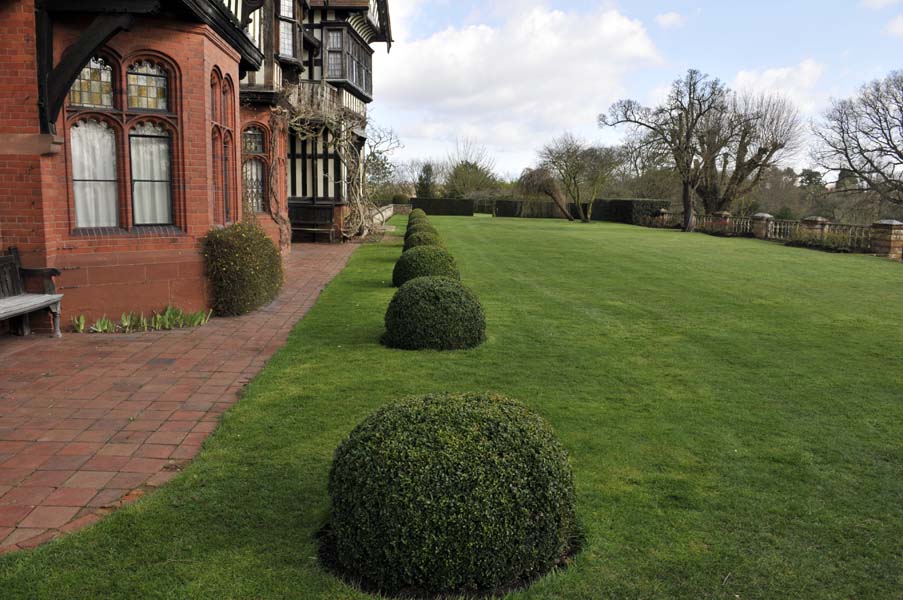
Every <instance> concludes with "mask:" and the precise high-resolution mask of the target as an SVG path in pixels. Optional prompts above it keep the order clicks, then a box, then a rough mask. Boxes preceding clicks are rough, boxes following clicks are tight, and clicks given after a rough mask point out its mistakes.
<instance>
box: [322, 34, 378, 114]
mask: <svg viewBox="0 0 903 600" xmlns="http://www.w3.org/2000/svg"><path fill="white" fill-rule="evenodd" d="M323 31H324V38H325V39H324V40H323V46H324V52H325V55H326V56H325V59H324V63H323V78H324V79H326V80H328V81H343V82H347V83H348V85H350V86H351V87H353V88H355V89H357V90H358V91H360V92H361V93H363V94H364V95H366V96H367V97H372V96H373V49H372V48H371V47H370V45H369V44H367V42H365V41H364V40H363V39H361V38H360V37H359V36H358V35H357V33H356V32H355V31H354V30H353V29H352V28H350V27H348V26H347V25H345V24H327V25H324V27H323ZM332 33H340V35H341V40H342V44H341V47H339V48H335V47H333V46H332V44H331V41H332V40H331V34H332ZM335 54H338V55H339V56H341V60H340V64H341V73H340V75H339V76H336V75H335V73H334V72H333V71H332V60H331V59H332V56H333V55H335Z"/></svg>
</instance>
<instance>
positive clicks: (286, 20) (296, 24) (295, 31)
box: [274, 0, 301, 61]
mask: <svg viewBox="0 0 903 600" xmlns="http://www.w3.org/2000/svg"><path fill="white" fill-rule="evenodd" d="M285 2H288V3H290V4H291V6H292V14H291V15H285V14H283V12H282V5H283V3H285ZM275 4H276V27H275V31H274V35H275V36H276V56H277V57H278V58H280V59H288V60H291V61H298V60H299V56H298V55H299V52H298V49H299V40H298V38H299V37H300V36H299V34H300V27H301V20H300V19H299V14H298V13H299V11H298V8H299V7H298V3H297V2H296V1H295V0H278V1H277V2H276V3H275ZM283 24H285V25H286V26H288V27H290V28H291V34H292V53H291V54H285V53H284V52H283V51H282V50H283V48H282V26H283Z"/></svg>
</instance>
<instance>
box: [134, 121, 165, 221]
mask: <svg viewBox="0 0 903 600" xmlns="http://www.w3.org/2000/svg"><path fill="white" fill-rule="evenodd" d="M144 123H151V124H153V125H155V126H158V127H159V128H160V129H162V130H163V131H164V132H166V135H165V136H162V135H142V134H137V135H136V134H134V133H133V132H134V131H135V130H136V129H137V128H138V127H139V126H140V125H142V124H144ZM127 135H128V139H129V171H130V177H129V188H130V191H131V205H132V206H131V208H132V226H133V227H135V228H141V227H168V226H173V225H175V217H176V211H175V202H174V198H173V196H174V179H175V178H174V177H173V174H174V172H175V170H174V168H173V163H174V160H173V158H174V155H173V132H172V131H170V130H169V128H167V127H166V125H165V124H164V123H162V122H160V121H156V120H154V119H137V120H135V121H134V122H133V123H132V124H131V125H130V127H129V131H128V134H127ZM132 138H143V139H157V140H162V139H165V140H166V156H167V159H168V160H169V165H168V167H169V168H168V169H167V170H168V171H169V179H166V180H163V179H140V180H139V179H135V175H134V168H133V165H134V160H135V155H134V152H133V146H132ZM136 183H166V184H167V189H168V191H169V221H168V222H160V223H138V220H137V218H136V216H135V215H136V214H137V211H136V210H135V184H136Z"/></svg>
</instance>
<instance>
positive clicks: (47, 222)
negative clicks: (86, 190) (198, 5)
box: [0, 0, 242, 319]
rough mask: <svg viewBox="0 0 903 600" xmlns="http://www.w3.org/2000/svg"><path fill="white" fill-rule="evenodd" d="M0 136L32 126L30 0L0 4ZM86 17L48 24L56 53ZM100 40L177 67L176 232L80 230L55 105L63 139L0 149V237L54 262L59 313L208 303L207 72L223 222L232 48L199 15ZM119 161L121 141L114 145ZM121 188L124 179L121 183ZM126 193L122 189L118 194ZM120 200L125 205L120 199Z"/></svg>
mask: <svg viewBox="0 0 903 600" xmlns="http://www.w3.org/2000/svg"><path fill="white" fill-rule="evenodd" d="M0 19H2V21H0V22H3V23H4V26H3V28H0V143H2V142H3V138H4V136H10V135H16V134H21V133H39V121H38V111H37V79H36V66H35V39H34V38H35V33H34V31H35V30H34V12H33V0H19V1H14V2H6V3H3V6H2V7H0ZM87 23H88V20H87V19H86V18H82V19H78V18H75V19H73V20H71V21H68V22H65V23H61V22H59V21H58V22H56V23H55V26H54V50H55V53H56V60H57V61H58V60H59V57H60V55H61V53H62V52H63V51H64V50H65V49H66V48H67V47H68V46H69V45H71V44H72V43H73V42H74V41H75V40H76V39H77V38H78V36H79V34H80V33H81V32H82V31H83V30H84V28H85V27H86V25H87ZM107 47H108V48H109V49H110V50H111V51H112V52H113V53H114V54H115V55H117V56H119V57H122V59H123V62H122V65H123V67H125V66H126V65H127V64H128V60H129V58H130V57H134V56H137V55H139V54H144V53H152V54H154V55H156V56H159V57H161V58H163V59H164V60H168V61H169V62H170V64H171V65H173V66H174V68H175V70H176V71H177V76H176V77H175V78H174V79H175V81H173V83H172V85H173V86H174V91H175V93H174V94H173V96H174V98H173V100H174V104H175V105H176V107H177V110H178V113H179V115H180V116H179V124H180V129H179V132H178V134H177V135H176V136H174V137H173V150H174V155H175V158H174V161H173V176H174V188H175V194H174V209H175V210H174V214H175V215H176V222H177V224H178V225H179V230H176V231H166V230H160V231H156V232H155V231H144V232H142V233H140V234H139V233H136V232H134V231H132V232H124V231H123V232H118V233H112V234H109V235H106V234H105V235H100V236H99V235H84V234H81V233H79V232H75V231H73V229H74V227H75V218H74V214H73V213H74V210H73V203H74V200H73V197H72V189H71V182H70V178H69V175H68V174H69V173H70V159H69V149H68V124H67V117H66V111H65V109H64V110H63V111H62V113H61V114H60V117H59V119H58V121H57V130H58V132H59V134H60V136H61V137H62V138H63V141H64V146H63V148H62V151H61V152H59V153H57V154H52V155H45V156H10V155H6V156H4V155H0V244H2V246H4V247H5V246H8V245H17V246H19V247H20V249H21V250H22V253H23V262H25V263H26V264H28V265H31V266H44V265H46V266H54V267H58V268H60V269H61V270H63V276H62V277H61V280H60V281H59V287H60V289H61V293H64V294H65V298H64V300H63V311H64V319H68V318H69V317H71V316H74V315H77V314H86V316H87V317H88V318H89V319H93V318H96V317H98V316H101V315H103V314H107V315H108V316H110V317H118V316H119V315H120V314H121V313H122V312H126V311H133V310H135V311H143V312H145V313H150V312H152V311H154V310H159V309H161V308H163V307H164V306H165V305H167V304H174V305H177V306H179V307H181V308H184V309H186V310H198V309H200V308H203V307H204V306H207V305H208V304H209V298H208V294H207V285H206V281H205V278H204V273H203V258H202V256H201V254H200V251H199V248H200V238H201V237H202V236H203V235H204V234H205V233H206V232H207V231H208V230H209V229H210V228H211V227H213V226H214V225H215V210H214V209H215V206H214V203H213V194H212V189H213V160H212V153H213V150H212V147H211V127H212V126H211V122H210V116H211V95H210V84H209V82H210V74H211V72H212V71H213V69H214V68H218V69H219V71H220V72H221V73H222V74H223V76H224V77H226V76H228V77H230V78H231V80H232V82H233V89H234V93H235V98H234V102H233V109H234V110H233V114H232V115H231V123H232V124H233V127H234V129H233V131H234V133H233V135H234V139H233V143H232V146H231V150H232V153H233V155H232V156H231V160H230V164H231V165H232V169H231V171H232V172H231V173H230V181H231V183H230V185H231V188H232V190H231V194H230V195H231V199H232V215H233V220H236V219H238V218H240V215H241V204H242V203H241V199H240V198H241V195H240V190H241V181H240V164H241V163H240V126H239V124H240V123H241V116H240V111H239V108H238V107H239V100H238V81H239V77H238V54H237V53H236V52H235V51H234V50H233V49H232V48H230V47H229V46H228V45H226V44H225V43H224V42H223V41H222V40H220V39H219V38H218V37H217V36H216V35H215V34H214V33H213V32H212V31H211V30H210V29H209V28H207V27H206V26H203V25H194V24H189V23H181V22H171V21H165V20H156V19H145V18H139V19H138V20H137V21H136V24H135V25H134V27H133V28H132V29H131V30H130V31H127V32H122V33H120V34H118V35H116V36H115V37H114V38H113V39H112V40H111V41H110V42H109V43H108V45H107ZM119 151H120V159H121V160H123V159H124V160H127V156H128V154H127V149H122V148H120V150H119ZM123 184H124V185H125V186H126V187H127V183H126V182H121V185H123ZM124 193H127V192H124ZM126 205H128V203H126Z"/></svg>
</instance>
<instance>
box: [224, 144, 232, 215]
mask: <svg viewBox="0 0 903 600" xmlns="http://www.w3.org/2000/svg"><path fill="white" fill-rule="evenodd" d="M231 156H232V136H231V135H229V133H226V134H225V135H224V136H223V214H224V215H225V217H226V223H228V222H230V221H231V220H232V195H231V193H230V192H231V190H232V161H231V160H230V157H231Z"/></svg>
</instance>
